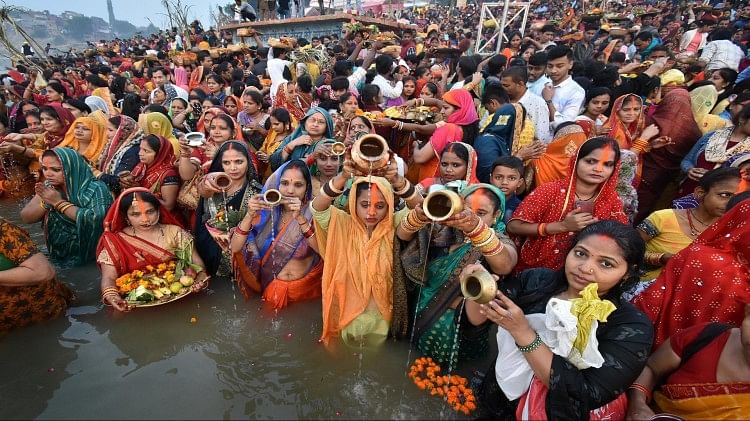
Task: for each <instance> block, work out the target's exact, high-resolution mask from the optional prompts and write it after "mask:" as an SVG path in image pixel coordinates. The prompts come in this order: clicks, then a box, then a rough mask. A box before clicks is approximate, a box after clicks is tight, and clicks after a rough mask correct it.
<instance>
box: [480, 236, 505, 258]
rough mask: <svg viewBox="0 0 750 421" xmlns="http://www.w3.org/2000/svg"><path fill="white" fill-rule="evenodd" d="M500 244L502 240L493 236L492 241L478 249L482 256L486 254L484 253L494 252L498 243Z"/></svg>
mask: <svg viewBox="0 0 750 421" xmlns="http://www.w3.org/2000/svg"><path fill="white" fill-rule="evenodd" d="M499 242H500V239H499V238H497V236H492V237H491V238H490V240H489V241H488V242H487V244H485V245H483V246H480V247H477V248H478V249H479V251H480V252H481V253H482V254H484V253H487V252H490V251H492V250H494V249H495V248H496V247H497V243H499Z"/></svg>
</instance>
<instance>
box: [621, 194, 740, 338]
mask: <svg viewBox="0 0 750 421" xmlns="http://www.w3.org/2000/svg"><path fill="white" fill-rule="evenodd" d="M730 206H731V202H730V204H729V205H728V206H727V208H728V209H727V213H725V214H724V216H722V217H721V219H719V220H718V221H716V222H714V223H713V225H711V226H710V227H709V228H707V229H706V230H705V231H703V233H702V234H701V235H700V236H699V237H698V238H697V239H696V240H695V241H693V244H691V245H690V246H689V247H687V248H685V249H683V250H682V251H680V252H679V253H677V254H675V255H674V256H672V258H671V259H669V262H668V263H667V266H666V268H664V270H663V271H662V272H661V275H659V277H658V278H656V281H655V282H654V283H653V284H651V286H650V287H649V288H648V289H647V290H645V291H643V292H642V293H641V294H640V295H638V296H637V297H636V298H635V299H634V300H633V304H635V306H636V307H638V308H640V309H641V310H642V311H643V312H644V313H646V316H648V318H649V319H651V321H652V322H654V328H655V336H654V348H656V347H658V346H659V345H660V344H661V343H662V342H664V341H665V340H666V339H667V338H668V337H669V336H671V335H673V334H675V333H677V332H679V331H681V330H682V329H685V328H688V327H690V326H693V325H696V324H699V323H706V322H719V323H729V324H732V325H735V326H739V324H740V323H742V319H743V318H744V309H743V306H742V304H741V303H740V300H739V299H740V298H742V297H747V296H748V295H749V294H750V264H749V263H748V262H750V223H748V221H750V199H745V200H744V201H742V202H740V203H739V204H737V205H735V206H734V207H733V208H730Z"/></svg>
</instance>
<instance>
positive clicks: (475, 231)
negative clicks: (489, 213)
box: [466, 218, 484, 238]
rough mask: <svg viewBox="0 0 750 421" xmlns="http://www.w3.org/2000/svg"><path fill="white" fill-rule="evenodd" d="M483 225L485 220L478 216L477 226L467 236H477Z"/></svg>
mask: <svg viewBox="0 0 750 421" xmlns="http://www.w3.org/2000/svg"><path fill="white" fill-rule="evenodd" d="M483 225H484V221H482V218H477V226H475V227H474V229H472V230H471V231H469V232H468V233H467V234H466V236H467V237H469V238H471V237H476V236H477V235H478V234H479V233H480V232H481V231H482V228H483Z"/></svg>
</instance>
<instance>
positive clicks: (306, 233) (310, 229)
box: [302, 224, 315, 238]
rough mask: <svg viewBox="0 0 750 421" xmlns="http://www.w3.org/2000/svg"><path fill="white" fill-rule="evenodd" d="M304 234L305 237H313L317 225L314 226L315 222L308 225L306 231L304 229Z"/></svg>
mask: <svg viewBox="0 0 750 421" xmlns="http://www.w3.org/2000/svg"><path fill="white" fill-rule="evenodd" d="M302 235H303V236H304V237H305V238H310V237H312V236H313V235H315V226H314V225H313V224H310V226H309V227H307V229H306V230H305V231H303V232H302Z"/></svg>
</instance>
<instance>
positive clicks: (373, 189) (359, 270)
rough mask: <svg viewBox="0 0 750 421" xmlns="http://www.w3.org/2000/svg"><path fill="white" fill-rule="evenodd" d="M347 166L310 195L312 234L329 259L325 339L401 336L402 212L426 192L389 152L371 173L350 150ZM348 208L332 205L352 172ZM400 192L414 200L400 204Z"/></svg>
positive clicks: (404, 319)
mask: <svg viewBox="0 0 750 421" xmlns="http://www.w3.org/2000/svg"><path fill="white" fill-rule="evenodd" d="M346 158H347V159H346V160H345V161H344V166H343V171H342V173H341V174H339V175H337V176H336V177H334V178H333V179H332V180H331V181H330V182H328V183H327V184H325V185H323V187H322V188H321V189H320V190H321V191H320V193H319V194H318V195H317V196H316V197H315V199H313V201H312V203H311V206H310V208H311V211H312V215H313V218H314V222H315V224H314V227H315V228H314V237H313V238H316V239H317V241H318V247H319V249H320V254H321V256H323V260H324V261H325V262H326V263H325V266H324V268H323V278H322V293H323V333H322V335H321V340H322V341H324V342H325V343H329V340H330V339H332V338H335V337H337V336H341V337H342V339H343V340H344V342H345V343H349V344H351V343H356V344H363V345H364V344H368V345H374V344H378V343H381V342H382V341H383V340H385V338H386V336H387V335H389V334H390V335H391V336H396V337H403V336H405V335H406V331H407V327H408V309H407V300H406V289H405V285H403V284H396V283H394V277H393V265H394V258H393V256H394V237H395V235H396V228H397V227H398V225H399V224H400V223H401V220H402V219H403V218H404V217H405V216H406V214H407V213H408V212H409V208H413V207H414V206H416V205H417V204H419V203H420V202H421V200H422V197H421V196H420V195H419V194H418V193H417V191H416V189H415V187H414V186H413V185H412V184H411V183H410V182H408V181H407V180H406V179H404V178H403V177H401V176H399V175H398V169H397V164H396V161H395V160H391V161H390V162H389V164H388V165H387V166H386V167H384V168H381V169H378V170H375V171H373V174H372V176H366V177H363V176H362V175H364V174H363V173H362V172H360V171H358V170H357V169H356V167H355V165H354V163H353V162H352V160H351V155H350V154H349V151H347V154H346ZM350 177H354V183H353V184H352V188H351V193H350V194H349V197H348V208H349V209H350V213H347V212H345V211H342V210H340V209H338V208H336V207H334V206H332V205H333V201H334V199H335V198H337V197H339V196H340V195H341V194H342V193H343V192H344V188H345V185H346V182H347V180H348V179H349V178H350ZM398 197H401V198H403V199H404V200H405V201H406V204H407V206H408V208H404V209H402V210H400V211H398V212H395V203H396V200H397V198H398Z"/></svg>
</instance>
